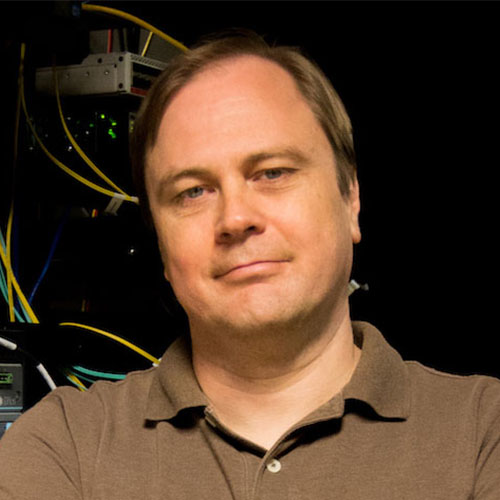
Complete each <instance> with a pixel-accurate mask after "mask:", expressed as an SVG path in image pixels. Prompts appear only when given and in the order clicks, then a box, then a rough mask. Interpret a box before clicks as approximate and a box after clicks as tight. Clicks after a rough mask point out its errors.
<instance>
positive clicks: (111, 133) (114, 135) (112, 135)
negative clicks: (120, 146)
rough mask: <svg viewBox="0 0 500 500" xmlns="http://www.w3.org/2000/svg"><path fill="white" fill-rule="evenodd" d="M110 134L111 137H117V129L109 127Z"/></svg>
mask: <svg viewBox="0 0 500 500" xmlns="http://www.w3.org/2000/svg"><path fill="white" fill-rule="evenodd" d="M108 135H109V136H110V137H111V139H116V134H115V131H114V130H113V129H112V128H108Z"/></svg>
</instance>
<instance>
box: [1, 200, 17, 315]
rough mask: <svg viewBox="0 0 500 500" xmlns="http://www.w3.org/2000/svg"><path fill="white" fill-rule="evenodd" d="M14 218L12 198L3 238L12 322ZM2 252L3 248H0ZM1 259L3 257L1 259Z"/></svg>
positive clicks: (8, 300)
mask: <svg viewBox="0 0 500 500" xmlns="http://www.w3.org/2000/svg"><path fill="white" fill-rule="evenodd" d="M13 218H14V200H12V202H11V204H10V210H9V218H8V220H7V233H6V237H5V239H6V240H7V241H6V242H5V245H6V252H7V255H6V256H5V257H6V258H5V262H4V265H5V269H6V271H7V302H8V306H9V321H10V322H12V323H14V321H16V316H15V313H14V294H13V292H12V284H13V282H14V280H15V278H14V273H13V272H12V264H11V262H12V260H11V243H10V242H11V237H12V220H13ZM2 254H3V250H2ZM2 260H3V259H2Z"/></svg>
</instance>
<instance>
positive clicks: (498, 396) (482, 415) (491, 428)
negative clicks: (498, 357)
mask: <svg viewBox="0 0 500 500" xmlns="http://www.w3.org/2000/svg"><path fill="white" fill-rule="evenodd" d="M481 396H482V397H481V398H480V404H479V408H478V420H477V421H478V428H477V440H476V443H477V449H478V455H477V462H476V478H475V485H474V500H498V499H499V498H500V380H496V379H491V383H490V384H488V386H487V387H486V388H485V389H484V391H483V392H482V395H481Z"/></svg>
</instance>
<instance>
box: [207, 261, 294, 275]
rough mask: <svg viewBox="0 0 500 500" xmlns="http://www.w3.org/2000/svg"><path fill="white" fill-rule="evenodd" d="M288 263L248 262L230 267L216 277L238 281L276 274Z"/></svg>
mask: <svg viewBox="0 0 500 500" xmlns="http://www.w3.org/2000/svg"><path fill="white" fill-rule="evenodd" d="M287 262H289V260H256V261H252V262H246V263H244V264H238V265H236V266H233V267H230V268H229V269H227V270H224V271H222V272H221V273H217V274H216V275H215V279H220V278H226V277H227V278H231V279H237V278H244V277H249V276H255V275H262V274H269V273H274V272H276V271H277V270H278V269H279V268H280V267H281V266H282V265H283V264H285V263H287Z"/></svg>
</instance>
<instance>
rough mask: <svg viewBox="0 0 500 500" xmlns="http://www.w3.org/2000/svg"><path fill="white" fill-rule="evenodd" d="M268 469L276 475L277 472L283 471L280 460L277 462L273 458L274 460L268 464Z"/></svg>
mask: <svg viewBox="0 0 500 500" xmlns="http://www.w3.org/2000/svg"><path fill="white" fill-rule="evenodd" d="M266 469H267V470H268V471H269V472H272V473H273V474H276V473H277V472H279V471H280V470H281V463H280V461H279V460H276V459H275V458H273V459H272V460H270V461H269V462H267V465H266Z"/></svg>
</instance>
